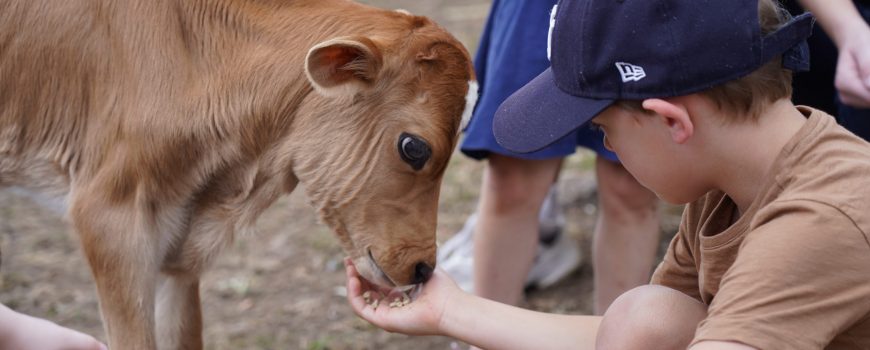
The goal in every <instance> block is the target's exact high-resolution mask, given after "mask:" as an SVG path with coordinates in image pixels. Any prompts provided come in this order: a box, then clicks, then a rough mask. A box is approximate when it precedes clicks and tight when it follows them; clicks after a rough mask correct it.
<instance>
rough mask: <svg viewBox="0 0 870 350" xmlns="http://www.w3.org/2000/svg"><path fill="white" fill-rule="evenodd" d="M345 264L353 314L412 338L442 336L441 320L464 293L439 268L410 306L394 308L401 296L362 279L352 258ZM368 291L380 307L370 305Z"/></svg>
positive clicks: (348, 296)
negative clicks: (452, 302)
mask: <svg viewBox="0 0 870 350" xmlns="http://www.w3.org/2000/svg"><path fill="white" fill-rule="evenodd" d="M344 265H345V269H346V271H347V300H348V302H350V305H351V307H353V311H354V312H356V314H357V315H359V316H360V317H362V318H363V319H365V320H366V321H369V322H371V323H372V324H374V325H376V326H378V327H381V328H383V329H385V330H387V331H390V332H399V333H404V334H410V335H435V334H441V333H442V328H441V318H442V316H443V314H444V311H445V310H446V308H447V305H448V303H449V301H450V299H451V295H454V293H457V292H461V291H460V290H459V288H458V287H457V286H456V283H454V282H453V281H452V280H451V279H450V278H449V277H448V276H447V275H446V274H445V273H444V272H443V271H441V270H440V269H436V270H435V273H434V274H433V275H432V278H430V279H429V281H428V282H426V283H425V284H423V286H422V290H421V291H419V293H418V294H417V295H416V297H415V298H413V300H412V301H411V302H410V303H409V304H407V305H404V306H399V307H391V306H390V305H389V304H390V303H391V302H392V301H393V300H395V298H396V297H399V300H401V296H400V295H401V293H399V292H396V291H390V290H388V289H383V288H378V287H376V286H374V285H372V284H371V283H369V282H368V281H366V280H365V279H364V278H362V277H360V275H359V274H358V273H357V270H356V267H355V266H353V263H352V262H351V261H350V259H345V261H344ZM418 288H420V287H418ZM366 292H369V297H370V298H371V299H378V302H377V304H376V305H377V307H374V306H373V305H370V304H369V303H367V302H366V298H365V297H364V294H365V293H366Z"/></svg>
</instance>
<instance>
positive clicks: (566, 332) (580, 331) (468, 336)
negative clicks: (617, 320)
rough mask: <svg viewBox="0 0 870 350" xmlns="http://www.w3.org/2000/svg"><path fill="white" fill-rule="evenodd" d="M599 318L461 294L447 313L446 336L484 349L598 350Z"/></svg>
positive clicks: (445, 316)
mask: <svg viewBox="0 0 870 350" xmlns="http://www.w3.org/2000/svg"><path fill="white" fill-rule="evenodd" d="M600 322H601V317H599V316H569V315H556V314H547V313H542V312H536V311H531V310H525V309H521V308H518V307H514V306H510V305H506V304H501V303H498V302H495V301H492V300H488V299H484V298H480V297H478V296H475V295H472V294H467V293H461V294H460V296H459V297H458V298H457V300H456V302H455V303H452V305H449V306H448V307H447V309H446V311H445V313H444V318H443V319H442V325H443V330H444V334H445V335H447V336H451V337H454V338H457V339H460V340H462V341H464V342H466V343H469V344H473V345H476V346H478V347H481V348H484V349H594V348H595V336H596V334H597V333H598V325H599V323H600Z"/></svg>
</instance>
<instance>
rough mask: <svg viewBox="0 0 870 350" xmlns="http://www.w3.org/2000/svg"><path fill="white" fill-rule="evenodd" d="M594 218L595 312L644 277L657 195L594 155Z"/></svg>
mask: <svg viewBox="0 0 870 350" xmlns="http://www.w3.org/2000/svg"><path fill="white" fill-rule="evenodd" d="M595 164H596V176H597V177H598V207H599V214H598V224H597V225H596V227H595V233H594V238H593V243H592V259H593V269H594V276H595V292H594V293H595V296H594V297H595V310H594V311H595V314H596V315H601V314H602V313H604V311H605V310H607V307H608V306H609V305H610V303H611V302H613V300H614V299H616V297H618V296H619V295H620V294H622V293H624V292H625V291H627V290H629V289H632V288H634V287H637V286H640V285H643V284H646V283H648V282H649V278H650V271H651V270H652V265H653V263H654V260H655V257H656V250H657V247H658V243H659V231H660V229H659V220H658V215H657V213H656V203H657V201H658V200H657V198H656V195H655V194H654V193H652V191H650V190H648V189H646V188H645V187H643V186H642V185H641V184H640V183H638V182H637V180H635V179H634V177H633V176H632V175H631V174H629V173H628V171H626V170H625V168H624V167H623V166H622V165H621V164H619V163H616V162H612V161H609V160H607V159H604V158H602V157H598V158H597V159H596V163H595Z"/></svg>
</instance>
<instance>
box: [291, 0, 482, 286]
mask: <svg viewBox="0 0 870 350" xmlns="http://www.w3.org/2000/svg"><path fill="white" fill-rule="evenodd" d="M402 16H407V15H402ZM407 17H408V18H409V23H411V25H412V26H413V27H414V28H413V29H412V30H410V31H408V32H406V33H404V35H399V36H394V37H389V36H383V37H368V36H350V37H339V38H333V39H330V40H327V41H324V42H321V43H319V44H317V45H315V46H314V47H313V48H311V49H310V51H309V52H308V55H307V57H306V66H305V70H306V74H307V77H308V79H309V81H310V83H311V85H312V86H313V87H314V89H315V91H316V96H315V98H314V100H313V101H311V102H310V103H307V104H306V105H305V106H303V109H305V110H302V111H300V115H305V116H306V117H305V118H304V119H302V120H300V121H298V122H296V123H295V126H294V130H297V132H299V131H298V130H305V135H304V136H303V138H304V141H303V142H301V143H300V146H299V148H300V149H297V150H295V151H296V152H294V153H296V154H300V155H301V156H299V157H298V158H295V159H294V162H293V168H294V169H293V171H294V173H295V174H296V175H297V177H298V178H299V180H300V182H301V183H302V184H303V185H304V187H305V190H306V192H307V196H308V198H309V200H310V201H311V204H312V205H313V206H314V207H315V208H317V209H318V211H319V212H320V214H321V218H322V219H323V221H324V222H325V223H326V224H327V225H329V226H330V227H331V228H332V229H333V230H334V231H335V232H336V233H337V235H338V236H339V239H340V241H341V243H342V247H343V248H344V250H345V252H346V253H347V254H348V255H349V256H350V257H351V258H352V259H353V261H354V263H355V265H356V266H357V268H358V270H359V272H360V274H361V275H362V276H363V277H365V278H366V279H368V280H370V281H372V282H375V283H377V284H379V285H382V286H388V287H392V286H409V285H412V284H415V283H421V282H424V281H425V280H426V279H427V278H428V277H429V276H430V275H431V273H432V271H433V269H434V267H435V249H436V247H435V229H436V216H437V210H438V195H439V190H440V183H441V179H442V176H443V174H444V169H445V168H446V167H447V164H448V160H449V158H450V156H451V153H452V152H453V149H454V147H455V146H456V142H457V138H458V135H459V129H460V126H461V124H462V121H463V119H464V118H466V117H467V115H470V113H471V109H472V108H473V104H474V101H475V100H476V97H477V87H476V86H477V85H476V83H475V82H474V80H473V79H474V73H473V69H472V66H471V64H470V59H469V56H468V53H467V52H466V50H465V49H464V48H463V46H462V45H461V44H460V43H459V42H458V41H456V40H455V39H454V38H453V37H452V36H450V35H449V34H447V33H446V32H445V31H444V30H443V29H440V28H439V27H437V26H435V25H434V24H432V23H431V22H429V21H428V20H426V19H425V18H422V17H413V16H407ZM463 115H466V116H465V117H464V116H463Z"/></svg>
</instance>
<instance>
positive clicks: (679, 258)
mask: <svg viewBox="0 0 870 350" xmlns="http://www.w3.org/2000/svg"><path fill="white" fill-rule="evenodd" d="M688 213H689V211H688V210H687V211H684V213H683V218H682V221H681V223H680V228H679V231H678V232H677V234H676V235H674V239H673V240H671V243H670V245H668V250H667V252H665V256H664V258H663V259H662V262H661V263H659V266H658V267H657V268H656V270H655V272H654V273H653V276H652V279H651V280H650V283H651V284H658V285H662V286H665V287H668V288H672V289H676V290H678V291H680V292H682V293H683V294H686V295H688V296H691V297H693V298H695V299H697V300H698V301H701V294H700V288H699V287H698V267H697V265H696V264H695V257H694V255H693V253H692V249H691V248H692V247H693V242H694V240H693V239H692V236H690V233H689V226H690V225H689V224H688V217H689V214H688Z"/></svg>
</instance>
